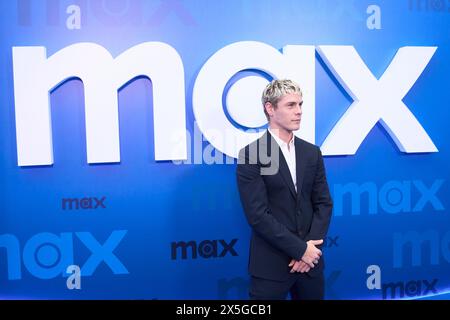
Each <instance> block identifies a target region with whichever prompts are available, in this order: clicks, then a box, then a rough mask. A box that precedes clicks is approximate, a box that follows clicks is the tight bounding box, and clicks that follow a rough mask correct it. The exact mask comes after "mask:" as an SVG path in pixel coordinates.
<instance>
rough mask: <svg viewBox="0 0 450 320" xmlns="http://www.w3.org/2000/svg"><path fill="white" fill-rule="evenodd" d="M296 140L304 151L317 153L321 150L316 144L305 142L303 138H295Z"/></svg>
mask: <svg viewBox="0 0 450 320" xmlns="http://www.w3.org/2000/svg"><path fill="white" fill-rule="evenodd" d="M295 140H296V141H298V143H299V145H300V146H301V147H302V149H304V150H305V151H314V152H317V151H319V150H320V148H319V147H318V146H316V145H315V144H312V143H311V142H308V141H306V140H303V139H302V138H299V137H297V136H296V137H295Z"/></svg>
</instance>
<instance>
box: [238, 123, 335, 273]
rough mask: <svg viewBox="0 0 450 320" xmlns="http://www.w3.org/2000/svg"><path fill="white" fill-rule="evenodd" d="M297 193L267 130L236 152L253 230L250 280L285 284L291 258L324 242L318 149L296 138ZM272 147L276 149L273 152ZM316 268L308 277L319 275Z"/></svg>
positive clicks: (324, 192)
mask: <svg viewBox="0 0 450 320" xmlns="http://www.w3.org/2000/svg"><path fill="white" fill-rule="evenodd" d="M294 143H295V153H296V174H297V191H296V190H295V187H294V183H293V181H292V177H291V174H290V172H289V168H288V165H287V163H286V160H285V158H284V156H283V153H282V152H281V149H280V148H279V146H278V144H277V143H276V141H275V140H274V138H273V137H272V136H271V135H270V133H269V132H268V131H267V132H266V133H265V134H264V135H263V136H262V137H261V138H259V139H258V140H256V141H254V142H253V143H251V144H249V145H248V146H246V147H245V148H243V149H242V150H241V151H240V152H239V159H238V166H237V172H236V173H237V184H238V188H239V194H240V198H241V202H242V206H243V209H244V212H245V214H246V217H247V221H248V222H249V224H250V226H251V227H252V238H251V243H250V257H249V272H250V274H251V275H253V276H255V277H260V278H264V279H271V280H279V281H282V280H286V279H287V278H288V276H289V272H290V269H291V268H289V266H288V264H289V262H290V261H291V260H292V259H295V260H300V259H301V257H302V256H303V254H304V252H305V250H306V241H308V240H311V239H313V240H316V239H324V240H325V236H326V234H327V231H328V226H329V224H330V219H331V211H332V200H331V197H330V193H329V190H328V184H327V180H326V175H325V167H324V164H323V158H322V153H321V152H320V149H319V148H318V147H317V146H315V145H313V144H310V143H308V142H306V141H304V140H302V139H300V138H298V137H295V142H294ZM275 148H276V149H275ZM323 268H324V261H323V256H322V258H321V259H320V260H319V264H318V265H316V267H315V268H313V269H311V271H309V272H308V274H309V275H311V276H313V277H314V276H316V275H318V274H321V272H322V270H323Z"/></svg>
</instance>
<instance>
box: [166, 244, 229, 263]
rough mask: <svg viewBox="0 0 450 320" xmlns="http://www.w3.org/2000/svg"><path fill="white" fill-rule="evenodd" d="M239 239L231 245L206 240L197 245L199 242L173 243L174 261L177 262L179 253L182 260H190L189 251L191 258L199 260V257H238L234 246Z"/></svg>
mask: <svg viewBox="0 0 450 320" xmlns="http://www.w3.org/2000/svg"><path fill="white" fill-rule="evenodd" d="M237 241H238V239H232V240H231V241H230V242H229V243H227V242H226V241H225V240H204V241H202V242H200V243H199V244H197V241H189V242H185V241H179V242H172V244H171V247H172V260H176V259H177V257H178V253H179V252H180V251H181V259H188V249H190V250H189V251H190V257H191V258H192V259H197V255H199V256H200V257H202V258H205V259H208V258H223V257H225V256H226V255H227V254H230V255H232V256H234V257H236V256H237V255H238V254H237V252H236V250H235V249H234V245H235V244H236V242H237Z"/></svg>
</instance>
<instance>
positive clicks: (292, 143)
mask: <svg viewBox="0 0 450 320" xmlns="http://www.w3.org/2000/svg"><path fill="white" fill-rule="evenodd" d="M268 131H269V133H270V134H271V136H272V137H273V138H274V139H275V141H276V142H277V143H278V145H279V146H280V147H287V145H288V144H287V143H286V142H284V141H283V140H281V139H280V137H278V136H277V135H276V134H275V133H274V132H273V131H272V130H271V129H270V128H269V129H268ZM294 139H295V135H294V134H293V135H292V139H291V141H289V149H290V148H292V147H293V146H294Z"/></svg>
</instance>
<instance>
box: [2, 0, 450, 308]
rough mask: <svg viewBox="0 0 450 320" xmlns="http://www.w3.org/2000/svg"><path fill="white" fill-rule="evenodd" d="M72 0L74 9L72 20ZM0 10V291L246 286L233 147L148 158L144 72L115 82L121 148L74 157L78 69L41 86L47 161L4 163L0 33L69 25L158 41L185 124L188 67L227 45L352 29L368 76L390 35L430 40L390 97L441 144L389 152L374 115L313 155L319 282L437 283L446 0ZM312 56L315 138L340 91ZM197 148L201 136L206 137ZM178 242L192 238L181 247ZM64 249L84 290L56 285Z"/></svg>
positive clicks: (41, 34)
mask: <svg viewBox="0 0 450 320" xmlns="http://www.w3.org/2000/svg"><path fill="white" fill-rule="evenodd" d="M70 5H76V6H78V8H79V9H80V13H81V21H80V24H79V26H78V28H75V29H70V23H71V21H70V17H71V13H67V11H66V10H67V9H68V7H69V6H70ZM371 5H373V6H372V7H370V6H371ZM369 7H370V8H369ZM374 8H375V11H373V9H374ZM69 12H72V11H70V10H69ZM0 15H1V19H0V34H1V37H0V52H1V54H0V150H1V152H0V172H1V174H0V188H1V192H0V299H2V298H4V299H74V298H75V299H246V298H247V290H248V281H249V277H248V274H247V259H248V247H249V239H250V228H249V226H248V224H247V222H246V220H245V216H244V213H243V211H242V208H241V204H240V201H239V195H238V191H237V186H236V177H235V169H236V164H235V162H233V161H230V162H233V163H228V164H217V163H216V164H211V165H210V164H207V163H200V164H193V163H184V164H177V163H173V162H172V161H155V155H154V131H153V123H154V122H153V120H154V118H153V112H152V110H153V102H152V101H153V86H152V82H151V81H149V79H147V78H145V77H138V78H136V79H134V80H133V81H131V82H130V83H128V84H127V85H126V86H124V87H122V88H121V89H120V90H119V92H118V101H119V122H120V155H121V160H120V163H113V164H89V163H87V161H86V142H85V141H86V131H85V122H84V121H85V113H84V88H83V82H82V81H81V80H80V79H69V80H68V81H66V82H64V83H63V84H62V85H60V86H58V87H57V88H55V89H54V90H52V92H51V94H50V104H51V126H52V135H53V150H54V164H53V165H50V166H22V167H21V166H18V160H17V144H16V126H15V100H14V78H13V55H12V47H18V46H43V47H46V48H47V55H48V56H50V55H52V54H54V53H55V52H57V51H59V50H61V49H63V48H65V47H67V46H69V45H71V44H75V43H79V42H93V43H97V44H99V45H101V46H103V47H104V48H105V49H107V50H108V51H109V52H110V53H111V55H112V56H113V57H116V56H117V55H119V54H120V53H122V52H123V51H125V50H127V49H128V48H130V47H132V46H135V45H138V44H140V43H143V42H152V41H160V42H164V43H167V44H169V45H170V46H172V47H173V48H174V49H175V50H176V51H177V52H178V53H179V55H180V57H181V59H182V61H183V65H184V72H185V74H184V81H185V97H186V105H185V108H186V109H185V110H186V128H187V130H188V132H189V133H190V135H191V136H193V135H194V131H195V130H198V129H197V128H196V118H195V116H194V113H193V106H192V100H193V97H192V92H193V87H194V83H195V80H196V77H197V75H198V73H199V71H200V70H201V68H202V66H203V65H204V64H205V62H206V61H207V60H208V59H209V58H210V57H211V56H212V55H213V54H214V53H216V52H217V51H218V50H220V49H222V48H223V47H225V46H227V45H229V44H232V43H236V42H240V41H258V42H262V43H265V44H268V45H270V46H272V47H274V48H276V49H281V48H283V47H284V46H286V45H311V46H320V45H350V46H354V47H355V49H356V50H357V52H358V53H359V55H360V56H361V58H362V59H363V61H364V62H365V64H366V65H367V67H368V68H369V69H370V71H371V72H372V73H373V75H374V76H375V77H376V78H379V77H381V75H382V74H383V73H384V71H385V70H386V68H387V67H388V66H389V65H390V63H391V61H392V59H393V57H394V56H395V53H396V52H397V50H398V49H399V48H401V47H405V46H419V47H421V46H428V47H437V50H436V52H435V54H434V55H433V57H432V58H431V60H430V62H429V63H428V65H427V66H426V68H425V69H424V71H423V73H422V74H421V76H420V77H419V78H418V80H417V81H416V82H415V83H414V85H413V86H412V88H411V90H409V92H408V93H407V95H406V96H405V97H404V98H403V102H404V103H405V105H406V106H407V107H408V109H409V110H410V111H411V112H412V114H413V115H414V116H415V117H416V119H417V120H418V122H419V123H420V124H421V126H422V127H423V128H424V130H425V131H426V133H427V134H428V136H429V137H430V138H431V140H432V141H433V143H434V145H435V146H436V148H437V149H438V152H425V153H405V152H402V151H401V150H399V148H398V147H397V145H396V144H395V143H394V141H393V139H392V137H391V135H390V134H389V132H388V131H387V130H386V129H385V127H384V126H382V125H381V124H380V123H378V124H376V125H375V126H374V127H373V129H372V130H371V131H370V133H369V134H368V135H367V137H366V138H365V139H364V141H363V143H362V144H361V145H360V147H359V148H358V150H357V152H356V154H354V155H343V156H325V165H326V169H327V176H328V182H329V186H330V191H331V193H332V196H333V200H334V205H335V206H334V211H333V218H332V222H331V226H330V230H329V234H328V238H327V239H326V245H325V249H324V252H325V256H326V265H327V267H326V270H325V276H326V279H327V287H326V297H327V298H328V299H410V298H420V297H423V296H430V295H440V294H445V293H446V292H447V291H448V290H450V277H449V275H450V272H449V270H450V268H449V266H450V216H449V213H448V206H449V205H450V203H449V201H448V199H449V197H450V189H449V185H448V179H449V178H450V171H449V166H448V159H449V152H450V140H449V135H448V131H447V129H448V121H449V119H450V111H449V110H450V109H449V105H450V90H449V77H448V75H449V74H450V60H449V56H450V43H449V41H450V40H449V39H450V38H449V30H450V3H448V2H447V1H431V0H430V1H428V0H425V1H419V0H417V1H416V0H398V1H387V0H385V1H381V0H380V1H365V0H361V1H350V0H348V1H331V0H329V1H328V0H327V1H325V0H322V1H319V0H318V1H294V0H285V1H275V0H261V1H250V0H242V1H206V0H205V1H194V0H192V1H188V0H186V1H176V0H170V1H156V0H155V1H153V0H152V1H143V0H135V1H127V0H123V1H113V0H109V1H100V0H99V1H94V0H90V1H89V0H78V1H76V0H47V1H44V0H42V1H38V0H36V1H32V0H30V1H27V0H15V1H1V2H0ZM374 19H375V20H374ZM68 24H69V25H68ZM238 58H239V57H236V59H238ZM315 70H316V80H315V83H316V93H315V99H316V128H315V132H316V141H315V143H316V144H317V145H319V146H320V145H322V143H323V142H324V141H325V138H326V137H327V135H328V134H329V133H330V131H331V130H332V129H333V127H334V125H335V124H336V123H337V121H338V120H339V119H340V118H341V117H342V115H343V114H344V113H345V111H346V110H347V109H348V108H349V106H350V105H351V104H352V101H353V99H352V98H351V96H350V95H349V94H348V93H347V92H346V90H345V89H344V88H343V87H342V86H341V84H340V82H339V80H338V79H336V77H335V76H334V74H333V73H332V72H331V71H330V70H329V67H328V66H327V64H326V63H325V62H324V61H323V60H322V58H321V56H320V55H319V53H316V60H315ZM247 72H250V74H252V75H255V74H256V75H258V74H259V73H258V71H247ZM241 76H245V74H243V75H241ZM224 101H225V100H224ZM261 130H262V129H261ZM190 147H191V148H190V149H189V150H188V151H189V153H191V151H192V150H193V148H194V146H193V145H191V146H190ZM202 150H206V151H205V152H211V150H213V148H211V146H210V145H209V143H208V141H203V142H202ZM212 152H218V153H217V154H218V155H219V156H221V157H222V154H221V153H220V152H219V151H217V150H216V151H214V150H213V151H212ZM223 157H224V159H225V156H223ZM228 160H230V159H228ZM67 199H78V200H79V204H80V207H79V209H78V210H77V209H75V208H72V209H70V208H68V206H67ZM64 201H66V202H64ZM83 206H85V207H87V208H86V209H82V208H81V207H83ZM183 241H184V242H187V243H189V242H190V241H193V242H191V243H190V244H189V245H188V249H186V252H185V255H184V256H183V252H182V251H183V250H182V249H181V248H178V247H177V244H176V243H177V242H183ZM194 242H195V243H194ZM178 245H179V243H178ZM194 247H195V250H196V254H195V253H194V251H193V250H194V249H193V248H194ZM72 264H73V265H78V266H80V267H82V274H81V289H73V290H70V289H68V287H67V283H66V280H67V279H68V278H67V276H68V275H64V272H65V269H66V267H67V266H68V265H72ZM370 266H375V267H370ZM368 268H369V269H368ZM371 270H375V271H371ZM377 281H378V284H377Z"/></svg>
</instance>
